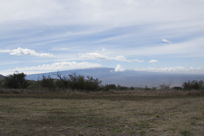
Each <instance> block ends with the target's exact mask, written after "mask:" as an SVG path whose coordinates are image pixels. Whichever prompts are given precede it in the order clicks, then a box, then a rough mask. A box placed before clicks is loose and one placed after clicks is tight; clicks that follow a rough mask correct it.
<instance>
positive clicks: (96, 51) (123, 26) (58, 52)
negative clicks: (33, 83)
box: [0, 0, 204, 75]
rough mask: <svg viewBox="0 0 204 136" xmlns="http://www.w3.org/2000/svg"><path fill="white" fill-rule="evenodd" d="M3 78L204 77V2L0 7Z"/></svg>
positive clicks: (68, 1)
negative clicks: (72, 72)
mask: <svg viewBox="0 0 204 136" xmlns="http://www.w3.org/2000/svg"><path fill="white" fill-rule="evenodd" d="M0 62H1V63H0V74H4V75H7V74H11V73H13V72H15V71H19V72H25V73H27V74H31V73H43V72H50V71H60V70H69V69H81V68H95V67H112V68H115V70H116V71H118V72H119V71H123V70H141V71H157V72H160V71H161V72H176V73H196V74H204V0H0Z"/></svg>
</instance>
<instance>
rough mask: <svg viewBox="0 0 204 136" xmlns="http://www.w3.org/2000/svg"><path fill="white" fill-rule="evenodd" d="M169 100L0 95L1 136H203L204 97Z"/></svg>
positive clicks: (123, 95)
mask: <svg viewBox="0 0 204 136" xmlns="http://www.w3.org/2000/svg"><path fill="white" fill-rule="evenodd" d="M167 94H168V95H167ZM167 94H165V95H164V93H162V92H156V93H153V92H148V93H147V92H143V91H141V92H140V91H139V92H131V91H129V92H109V93H108V92H106V93H104V92H98V93H80V92H72V93H66V94H64V95H63V94H62V93H58V94H56V93H52V94H42V96H40V95H39V94H13V95H12V94H1V95H0V136H204V97H203V96H189V94H188V93H187V94H183V93H182V94H180V93H177V94H175V93H172V94H169V93H167ZM40 97H41V98H40ZM62 98H63V99H62Z"/></svg>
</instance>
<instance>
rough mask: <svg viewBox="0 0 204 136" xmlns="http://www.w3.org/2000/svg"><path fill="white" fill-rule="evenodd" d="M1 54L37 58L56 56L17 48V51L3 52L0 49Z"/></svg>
mask: <svg viewBox="0 0 204 136" xmlns="http://www.w3.org/2000/svg"><path fill="white" fill-rule="evenodd" d="M0 53H8V54H10V55H14V56H23V55H29V56H36V57H54V55H52V54H50V53H40V52H37V51H35V50H31V49H26V48H17V49H12V50H1V49H0Z"/></svg>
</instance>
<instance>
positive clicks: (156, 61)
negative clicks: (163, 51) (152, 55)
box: [149, 59, 159, 63]
mask: <svg viewBox="0 0 204 136" xmlns="http://www.w3.org/2000/svg"><path fill="white" fill-rule="evenodd" d="M158 62H159V61H158V60H156V59H152V60H149V63H158Z"/></svg>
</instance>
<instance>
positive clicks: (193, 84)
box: [183, 80, 204, 90]
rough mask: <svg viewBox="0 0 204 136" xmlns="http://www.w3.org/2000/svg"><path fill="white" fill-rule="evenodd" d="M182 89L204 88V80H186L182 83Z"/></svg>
mask: <svg viewBox="0 0 204 136" xmlns="http://www.w3.org/2000/svg"><path fill="white" fill-rule="evenodd" d="M183 89H185V90H200V89H204V81H196V80H193V81H188V82H185V83H183Z"/></svg>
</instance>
